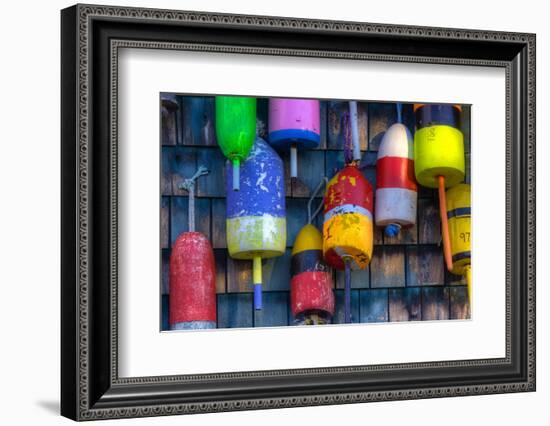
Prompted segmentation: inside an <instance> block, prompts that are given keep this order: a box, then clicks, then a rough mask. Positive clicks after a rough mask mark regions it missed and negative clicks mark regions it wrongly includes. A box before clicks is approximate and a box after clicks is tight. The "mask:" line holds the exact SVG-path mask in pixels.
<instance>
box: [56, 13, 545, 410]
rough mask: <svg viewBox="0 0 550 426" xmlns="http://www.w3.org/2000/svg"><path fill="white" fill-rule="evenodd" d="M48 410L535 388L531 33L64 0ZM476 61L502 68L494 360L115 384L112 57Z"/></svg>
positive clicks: (256, 404)
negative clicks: (500, 334) (502, 185)
mask: <svg viewBox="0 0 550 426" xmlns="http://www.w3.org/2000/svg"><path fill="white" fill-rule="evenodd" d="M61 28H62V32H61V37H62V39H61V49H62V75H61V81H62V93H61V97H62V122H61V128H62V129H61V130H62V143H61V159H62V176H61V191H62V217H61V221H62V235H61V237H62V282H61V309H62V311H61V321H62V327H61V334H62V336H61V337H62V340H61V354H62V357H61V370H62V374H61V385H62V386H61V414H62V415H64V416H66V417H69V418H71V419H74V420H91V419H104V418H117V417H139V416H157V415H168V414H186V413H205V412H216V411H230V410H249V409H263V408H279V407H294V406H308V405H322V404H343V403H354V402H367V401H382V400H400V399H414V398H434V397H444V396H464V395H477V394H490V393H504V392H520V391H534V390H535V35H533V34H520V33H508V32H506V33H505V32H489V31H477V30H463V29H448V28H426V27H412V26H400V25H380V24H368V23H358V22H334V21H319V20H306V19H294V18H279V17H264V16H242V15H228V14H215V13H202V12H183V11H168V10H154V9H134V8H126V7H103V6H95V5H76V6H73V7H70V8H68V9H65V10H63V11H62V13H61ZM121 47H134V48H147V49H186V50H197V51H216V52H231V53H241V54H247V53H255V54H264V55H290V56H307V57H321V58H341V59H353V60H384V61H397V62H422V63H429V64H453V65H483V66H491V67H500V68H503V69H505V73H506V126H507V128H506V161H507V164H506V205H507V211H506V236H507V238H506V240H507V242H508V245H507V247H506V356H505V357H504V358H497V359H480V360H460V361H445V362H430V363H411V364H387V365H376V366H369V365H365V366H359V367H358V366H353V367H327V368H315V369H300V370H274V371H263V372H261V371H257V372H242V373H220V374H205V375H192V376H161V377H140V378H119V376H118V364H117V363H118V358H117V336H118V327H117V243H116V242H117V207H116V206H117V200H118V198H117V197H118V194H117V191H118V188H117V129H116V119H117V85H118V79H117V52H118V49H119V48H121Z"/></svg>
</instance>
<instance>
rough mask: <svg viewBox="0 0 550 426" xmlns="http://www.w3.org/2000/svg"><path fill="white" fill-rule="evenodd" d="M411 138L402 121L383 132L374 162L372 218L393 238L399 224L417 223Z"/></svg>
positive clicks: (410, 224) (409, 224) (399, 226)
mask: <svg viewBox="0 0 550 426" xmlns="http://www.w3.org/2000/svg"><path fill="white" fill-rule="evenodd" d="M413 155H414V153H413V138H412V135H411V133H410V132H409V129H407V127H406V126H405V125H403V124H401V123H395V124H393V125H392V126H391V127H390V128H389V129H388V130H387V131H386V133H385V134H384V137H383V139H382V142H381V144H380V148H379V149H378V159H377V161H376V194H375V203H374V219H375V223H376V226H384V227H385V229H384V233H385V234H386V236H388V237H395V236H396V235H397V234H398V233H399V230H400V228H401V227H402V226H412V225H414V224H415V223H416V205H417V184H416V179H415V177H414V161H413Z"/></svg>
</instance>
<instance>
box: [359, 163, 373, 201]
mask: <svg viewBox="0 0 550 426" xmlns="http://www.w3.org/2000/svg"><path fill="white" fill-rule="evenodd" d="M361 172H362V173H363V176H365V178H366V179H367V180H368V181H369V183H370V186H371V187H372V194H373V195H374V193H375V192H376V167H374V166H367V167H365V168H363V169H361Z"/></svg>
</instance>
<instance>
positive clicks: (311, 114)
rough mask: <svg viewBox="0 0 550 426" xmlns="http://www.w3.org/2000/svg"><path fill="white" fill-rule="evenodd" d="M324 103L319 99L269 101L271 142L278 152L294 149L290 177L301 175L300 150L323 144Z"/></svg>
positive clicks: (275, 99) (277, 99) (291, 151)
mask: <svg viewBox="0 0 550 426" xmlns="http://www.w3.org/2000/svg"><path fill="white" fill-rule="evenodd" d="M320 114H321V113H320V104H319V101H318V100H316V99H283V98H270V99H269V143H270V144H271V146H272V147H274V148H275V149H276V150H278V151H289V150H290V177H297V176H298V160H297V150H298V149H312V148H316V147H317V146H319V143H320V142H321V131H320V128H321V126H320V121H321V118H320Z"/></svg>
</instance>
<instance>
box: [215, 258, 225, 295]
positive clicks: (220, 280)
mask: <svg viewBox="0 0 550 426" xmlns="http://www.w3.org/2000/svg"><path fill="white" fill-rule="evenodd" d="M227 256H228V254H227V250H224V249H214V259H215V261H216V293H225V292H226V290H227V288H226V286H227V279H226V276H227Z"/></svg>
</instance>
